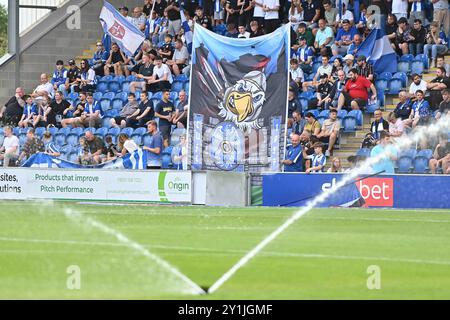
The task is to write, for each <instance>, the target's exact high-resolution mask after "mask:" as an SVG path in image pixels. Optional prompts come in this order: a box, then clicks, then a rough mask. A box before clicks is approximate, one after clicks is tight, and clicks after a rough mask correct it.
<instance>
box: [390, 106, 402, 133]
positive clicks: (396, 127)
mask: <svg viewBox="0 0 450 320" xmlns="http://www.w3.org/2000/svg"><path fill="white" fill-rule="evenodd" d="M388 120H389V134H390V135H391V137H392V138H398V137H401V136H402V135H403V132H404V124H403V121H402V118H397V116H396V115H395V112H390V113H389V117H388Z"/></svg>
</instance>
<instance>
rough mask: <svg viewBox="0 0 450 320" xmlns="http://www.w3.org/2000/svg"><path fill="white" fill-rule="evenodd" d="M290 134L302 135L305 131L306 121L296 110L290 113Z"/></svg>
mask: <svg viewBox="0 0 450 320" xmlns="http://www.w3.org/2000/svg"><path fill="white" fill-rule="evenodd" d="M292 120H293V121H292V132H293V133H295V134H298V135H300V134H302V132H303V131H304V129H305V125H306V120H305V119H304V118H303V116H302V112H301V111H299V110H296V111H294V112H292Z"/></svg>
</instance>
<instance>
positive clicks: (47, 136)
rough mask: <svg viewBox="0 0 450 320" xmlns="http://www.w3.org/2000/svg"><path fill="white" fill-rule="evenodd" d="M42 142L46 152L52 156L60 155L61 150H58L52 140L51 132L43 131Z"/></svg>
mask: <svg viewBox="0 0 450 320" xmlns="http://www.w3.org/2000/svg"><path fill="white" fill-rule="evenodd" d="M42 142H43V143H44V145H45V153H46V154H48V155H50V156H53V157H59V156H60V155H61V151H60V150H59V147H58V146H57V145H56V144H55V143H54V142H53V139H52V134H51V133H50V132H49V131H46V132H44V135H43V136H42Z"/></svg>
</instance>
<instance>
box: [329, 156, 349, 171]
mask: <svg viewBox="0 0 450 320" xmlns="http://www.w3.org/2000/svg"><path fill="white" fill-rule="evenodd" d="M344 171H345V170H344V168H342V164H341V159H339V158H338V157H334V158H333V159H331V167H330V168H329V169H328V170H327V173H341V172H344Z"/></svg>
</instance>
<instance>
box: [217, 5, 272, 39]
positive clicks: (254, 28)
mask: <svg viewBox="0 0 450 320" xmlns="http://www.w3.org/2000/svg"><path fill="white" fill-rule="evenodd" d="M216 1H218V0H216ZM214 14H215V13H214ZM262 35H263V32H262V31H261V29H260V28H259V24H258V22H257V21H255V20H254V21H251V22H250V38H256V37H259V36H262Z"/></svg>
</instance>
